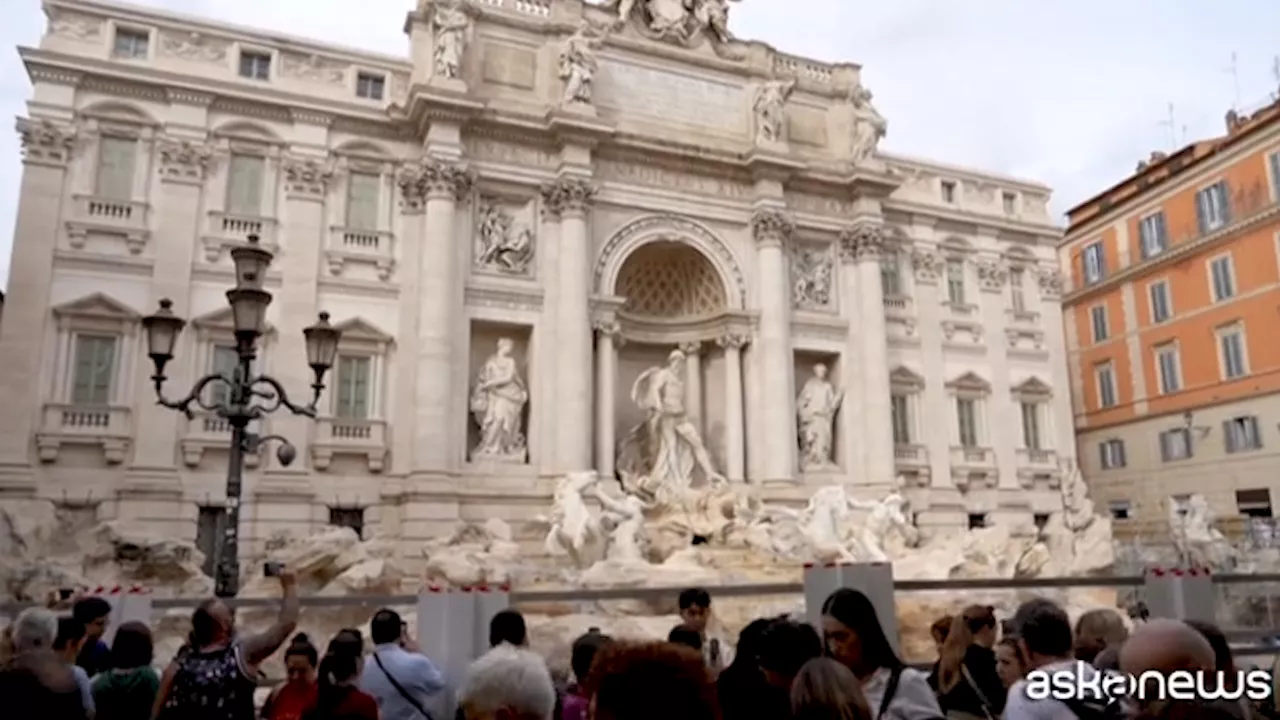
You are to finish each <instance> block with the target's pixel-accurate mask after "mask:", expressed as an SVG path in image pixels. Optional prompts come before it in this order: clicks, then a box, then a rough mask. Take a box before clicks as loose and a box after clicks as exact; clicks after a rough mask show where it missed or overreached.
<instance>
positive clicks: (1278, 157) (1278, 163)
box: [1270, 152, 1280, 200]
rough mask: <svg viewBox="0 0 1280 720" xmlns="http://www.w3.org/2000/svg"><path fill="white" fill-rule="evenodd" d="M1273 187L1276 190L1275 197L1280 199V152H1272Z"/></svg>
mask: <svg viewBox="0 0 1280 720" xmlns="http://www.w3.org/2000/svg"><path fill="white" fill-rule="evenodd" d="M1270 161H1271V187H1272V189H1274V190H1275V197H1276V199H1277V200H1280V152H1273V153H1271V158H1270Z"/></svg>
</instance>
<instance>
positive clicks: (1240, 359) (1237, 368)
mask: <svg viewBox="0 0 1280 720" xmlns="http://www.w3.org/2000/svg"><path fill="white" fill-rule="evenodd" d="M1218 349H1219V351H1220V352H1221V358H1220V360H1221V362H1222V379H1223V380H1234V379H1236V378H1240V377H1244V376H1245V375H1248V374H1249V362H1248V355H1247V354H1246V353H1245V349H1244V329H1243V328H1241V327H1240V326H1239V325H1237V326H1234V327H1230V328H1225V329H1223V330H1220V331H1219V332H1218Z"/></svg>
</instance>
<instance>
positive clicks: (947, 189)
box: [938, 180, 958, 205]
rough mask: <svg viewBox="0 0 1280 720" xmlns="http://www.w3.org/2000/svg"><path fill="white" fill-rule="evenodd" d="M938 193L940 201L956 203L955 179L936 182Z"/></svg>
mask: <svg viewBox="0 0 1280 720" xmlns="http://www.w3.org/2000/svg"><path fill="white" fill-rule="evenodd" d="M938 187H939V193H940V194H941V195H942V202H944V203H947V204H948V205H955V204H956V190H957V188H958V186H957V184H956V181H955V180H942V181H941V182H939V184H938Z"/></svg>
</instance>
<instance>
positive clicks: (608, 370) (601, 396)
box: [595, 320, 622, 478]
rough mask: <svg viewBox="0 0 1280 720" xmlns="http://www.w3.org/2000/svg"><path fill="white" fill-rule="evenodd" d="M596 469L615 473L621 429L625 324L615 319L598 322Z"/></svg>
mask: <svg viewBox="0 0 1280 720" xmlns="http://www.w3.org/2000/svg"><path fill="white" fill-rule="evenodd" d="M595 328H596V471H597V472H599V473H600V476H601V477H604V478H611V477H613V475H614V460H615V458H616V455H617V450H616V449H615V448H614V442H615V439H616V435H617V431H616V427H615V423H616V422H617V420H616V416H615V412H616V410H615V408H614V406H613V403H614V400H615V399H616V397H617V392H618V389H617V382H618V349H617V346H618V344H619V343H620V342H622V339H621V337H619V333H620V332H621V328H620V327H619V326H618V323H617V322H615V321H612V320H601V321H597V322H596V325H595Z"/></svg>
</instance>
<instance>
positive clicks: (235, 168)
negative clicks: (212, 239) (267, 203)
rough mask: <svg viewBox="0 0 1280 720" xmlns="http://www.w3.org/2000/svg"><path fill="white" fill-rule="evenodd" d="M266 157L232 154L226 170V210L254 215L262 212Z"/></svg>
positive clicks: (237, 213) (238, 213)
mask: <svg viewBox="0 0 1280 720" xmlns="http://www.w3.org/2000/svg"><path fill="white" fill-rule="evenodd" d="M266 165H267V162H266V159H265V158H263V157H262V156H260V155H240V154H236V155H232V156H231V164H230V166H229V169H228V171H227V212H229V213H232V214H235V215H253V216H256V215H258V214H259V213H261V212H262V185H263V183H262V178H263V175H264V174H265V170H266Z"/></svg>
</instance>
